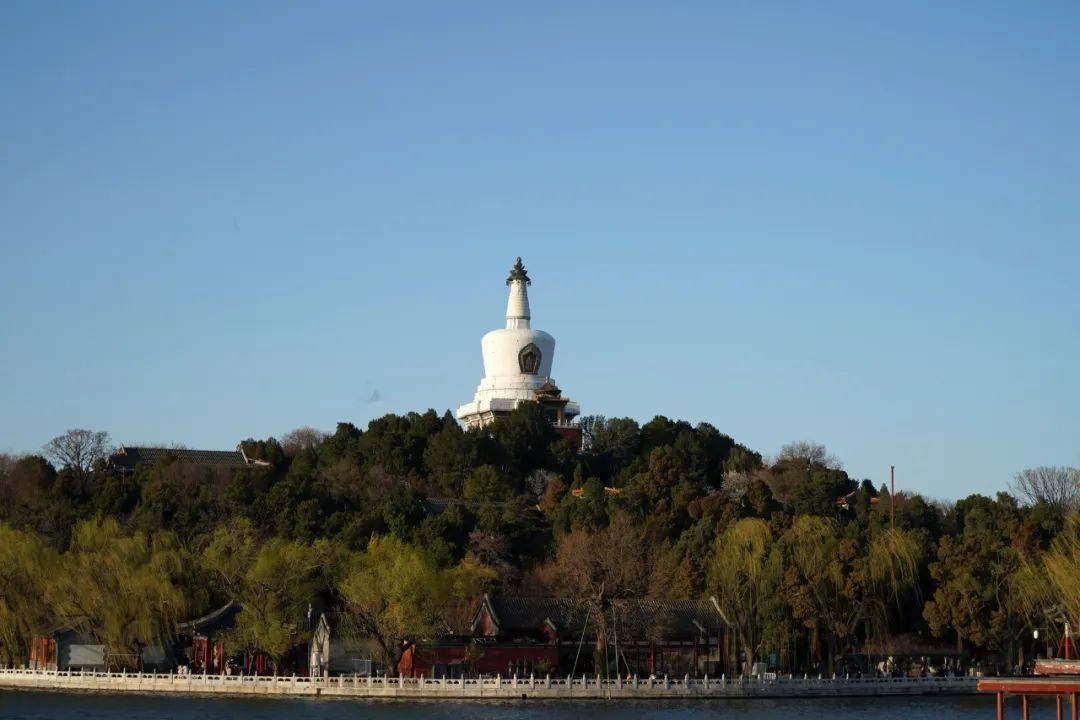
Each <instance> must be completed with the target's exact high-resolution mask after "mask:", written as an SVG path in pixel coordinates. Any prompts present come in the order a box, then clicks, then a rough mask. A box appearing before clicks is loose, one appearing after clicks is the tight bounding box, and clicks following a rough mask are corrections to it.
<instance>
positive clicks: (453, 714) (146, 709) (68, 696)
mask: <svg viewBox="0 0 1080 720" xmlns="http://www.w3.org/2000/svg"><path fill="white" fill-rule="evenodd" d="M1047 707H1049V705H1047ZM1016 712H1017V713H1018V712H1019V706H1017V709H1016ZM993 713H994V702H993V698H992V697H989V696H968V697H910V698H898V697H889V698H815V699H784V700H745V699H739V700H707V701H699V702H693V701H647V702H604V701H598V700H586V701H577V702H575V701H521V702H490V703H486V702H484V703H479V702H453V701H427V702H413V701H407V702H398V701H390V700H340V699H335V700H329V699H326V700H318V699H306V698H305V699H299V698H288V699H281V698H208V697H199V696H184V697H177V696H170V697H156V696H152V695H103V694H75V693H63V692H55V693H53V692H21V691H18V692H15V691H2V690H0V720H30V719H31V718H32V719H34V720H39V719H41V718H50V719H52V720H76V719H77V720H338V719H342V720H344V719H346V718H347V719H348V720H533V719H534V718H535V719H536V720H540V719H543V720H582V716H587V717H588V718H589V720H593V719H595V718H601V719H605V720H631V719H633V720H650V719H657V720H659V719H660V718H665V719H666V718H675V719H679V720H697V719H698V718H719V717H736V718H740V720H741V719H745V720H781V719H782V720H798V719H799V718H808V719H809V718H813V719H814V720H840V719H841V718H842V719H843V720H878V719H879V718H880V719H881V720H886V719H888V720H895V719H896V718H904V720H938V719H939V718H957V719H958V720H968V719H969V718H970V719H971V720H976V719H979V720H988V719H990V718H993Z"/></svg>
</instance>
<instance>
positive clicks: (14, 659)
mask: <svg viewBox="0 0 1080 720" xmlns="http://www.w3.org/2000/svg"><path fill="white" fill-rule="evenodd" d="M56 563H57V557H56V553H55V552H53V551H52V549H51V548H49V547H48V546H46V545H45V544H44V543H43V542H42V541H41V539H40V538H39V537H38V536H37V535H34V534H33V533H27V532H22V531H19V530H15V529H13V528H12V527H10V526H8V525H6V524H2V523H0V665H10V666H14V665H19V664H23V663H25V662H27V661H28V660H29V647H28V643H27V641H28V639H29V638H30V635H31V633H33V632H34V631H35V630H38V629H39V628H40V626H41V625H43V624H45V623H46V622H48V621H49V615H48V609H47V608H46V606H45V605H44V603H42V602H41V597H42V595H43V592H44V584H45V579H46V578H49V577H51V576H52V575H53V574H54V573H55V572H56Z"/></svg>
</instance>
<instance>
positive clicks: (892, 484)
mask: <svg viewBox="0 0 1080 720" xmlns="http://www.w3.org/2000/svg"><path fill="white" fill-rule="evenodd" d="M889 528H890V529H892V530H895V529H896V466H895V465H890V466H889Z"/></svg>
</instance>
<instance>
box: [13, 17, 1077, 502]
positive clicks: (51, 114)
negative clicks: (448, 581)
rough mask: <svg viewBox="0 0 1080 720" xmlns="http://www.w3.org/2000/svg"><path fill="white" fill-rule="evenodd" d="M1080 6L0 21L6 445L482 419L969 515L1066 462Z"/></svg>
mask: <svg viewBox="0 0 1080 720" xmlns="http://www.w3.org/2000/svg"><path fill="white" fill-rule="evenodd" d="M1077 37H1080V6H1077V5H1076V4H1075V3H1071V2H1062V3H1050V2H1048V3H1038V4H1036V3H992V2H972V3H906V4H902V7H901V4H895V5H893V6H889V7H887V6H884V5H882V4H879V3H857V2H853V3H849V4H826V3H783V4H779V3H777V4H773V3H767V2H761V3H737V4H736V3H718V2H702V3H614V2H608V3H592V2H569V3H550V4H548V3H544V4H535V3H532V4H526V3H505V2H499V3H480V2H476V3H382V4H361V3H352V2H342V3H272V2H268V3H261V4H256V3H241V2H236V3H209V2H208V3H200V2H185V3H137V2H133V3H127V4H121V3H111V2H103V3H94V4H91V3H54V2H26V3H21V2H12V1H10V0H9V1H8V2H5V3H3V4H2V5H0V87H3V100H2V102H0V251H2V254H0V258H2V259H0V451H8V452H24V451H33V450H35V449H37V448H38V447H40V445H41V444H42V443H44V442H45V441H47V440H48V439H49V438H50V437H52V436H53V435H55V434H58V433H60V432H62V431H63V430H64V429H65V428H68V427H90V428H95V429H104V430H108V431H109V432H110V433H111V434H112V436H113V438H114V440H115V441H116V442H125V443H129V444H135V443H139V442H143V443H146V442H178V443H184V444H186V445H188V446H191V447H210V448H225V447H231V446H233V445H235V444H236V442H237V441H239V440H241V439H243V438H245V437H249V436H256V437H265V436H268V435H280V434H281V433H283V432H285V431H287V430H289V429H291V428H293V427H296V426H299V425H314V426H316V427H320V428H324V429H330V428H332V427H333V425H334V423H335V422H337V421H338V420H351V421H353V422H355V423H357V424H358V425H361V426H363V425H365V424H366V423H367V421H368V420H370V419H371V418H373V417H376V416H378V415H381V414H383V413H386V412H391V411H395V412H397V411H406V410H411V409H424V408H427V407H435V408H436V409H438V410H440V411H442V410H445V409H446V408H451V407H456V406H457V405H458V404H460V403H463V402H466V401H468V400H469V399H470V398H471V395H472V392H473V390H474V389H475V386H476V384H477V382H478V381H479V379H480V375H481V362H480V346H479V341H480V336H481V335H482V334H483V333H484V332H485V331H487V330H489V329H492V328H495V327H499V326H500V325H501V324H502V315H503V310H504V307H505V292H506V288H505V286H504V285H503V280H504V279H505V276H506V272H507V269H508V268H509V266H510V264H511V263H512V261H513V259H514V257H515V256H517V255H521V256H523V257H524V259H525V263H526V265H527V266H528V268H529V270H530V274H531V275H532V277H533V278H534V284H533V287H532V295H531V297H532V304H533V318H534V323H533V324H534V326H535V327H540V328H542V329H545V330H548V331H549V332H551V333H552V334H553V335H554V336H555V337H556V340H557V341H558V349H557V352H556V357H555V369H554V375H555V379H556V380H557V381H558V382H559V384H560V385H561V386H562V388H563V389H564V391H566V392H567V393H568V394H570V395H571V396H573V397H574V398H575V399H577V400H578V401H579V402H580V403H581V405H582V407H583V410H584V411H585V412H586V413H602V414H606V415H609V416H619V415H630V416H633V417H636V418H639V419H641V420H647V419H648V418H650V417H652V416H653V415H654V414H658V413H662V414H666V415H668V416H670V417H677V418H684V419H687V420H690V421H692V422H699V421H708V422H711V423H713V424H714V425H716V426H717V427H718V428H720V429H721V430H722V431H724V432H727V433H729V434H730V435H732V436H733V437H735V438H736V439H737V440H739V441H741V442H744V443H746V444H748V445H750V446H751V447H753V448H755V449H758V450H760V451H762V452H765V453H775V452H776V451H777V450H778V449H779V448H780V446H781V445H783V444H784V443H786V442H789V441H792V440H802V439H808V440H813V441H817V442H821V443H824V444H825V445H826V446H827V447H828V448H829V449H830V450H831V451H832V452H833V453H834V454H836V455H837V456H839V457H840V459H841V460H842V461H843V462H844V465H845V467H846V468H847V469H848V470H849V472H851V473H852V474H853V475H855V476H857V477H870V478H872V479H874V480H875V481H877V482H881V481H883V480H885V479H886V478H887V473H888V466H889V465H890V464H895V465H896V466H897V477H898V485H900V486H901V487H905V488H911V489H915V490H918V491H921V492H924V493H927V494H929V495H931V496H933V497H941V498H949V497H959V496H963V495H966V494H968V493H970V492H974V491H981V492H994V491H996V490H997V489H1001V488H1004V487H1005V486H1006V484H1007V483H1008V481H1009V479H1010V478H1011V476H1012V474H1013V473H1014V472H1015V471H1017V470H1019V469H1021V468H1024V467H1028V466H1033V465H1040V464H1072V465H1080V377H1078V374H1077V371H1076V370H1077V366H1078V357H1080V312H1078V311H1080V298H1078V288H1080V280H1078V272H1077V268H1078V266H1080V130H1078V129H1080V82H1078V81H1077V78H1080V43H1077V42H1076V38H1077Z"/></svg>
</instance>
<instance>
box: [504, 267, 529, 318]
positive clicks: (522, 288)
mask: <svg viewBox="0 0 1080 720" xmlns="http://www.w3.org/2000/svg"><path fill="white" fill-rule="evenodd" d="M506 284H507V285H509V286H510V297H508V298H507V299H506V327H508V328H527V327H529V321H530V320H531V319H532V315H531V314H530V312H529V290H528V286H529V285H531V284H532V280H530V279H529V271H528V270H526V269H525V266H524V265H522V264H521V258H520V257H519V258H518V259H517V262H515V263H514V267H512V268H510V277H508V278H506Z"/></svg>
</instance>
